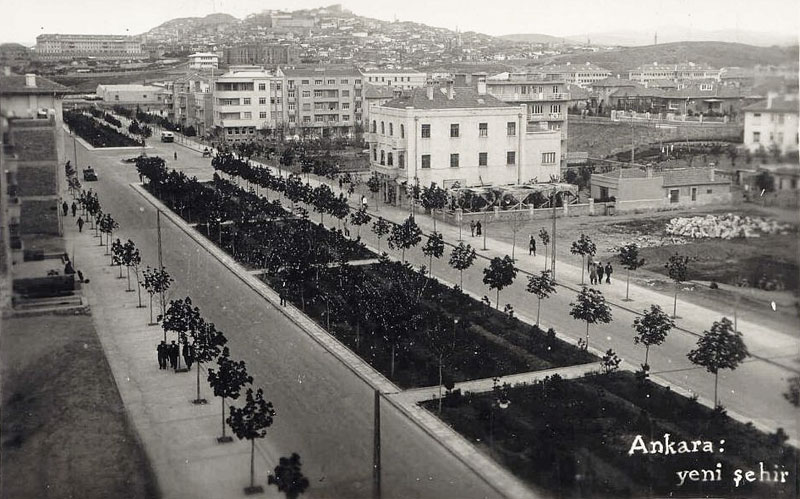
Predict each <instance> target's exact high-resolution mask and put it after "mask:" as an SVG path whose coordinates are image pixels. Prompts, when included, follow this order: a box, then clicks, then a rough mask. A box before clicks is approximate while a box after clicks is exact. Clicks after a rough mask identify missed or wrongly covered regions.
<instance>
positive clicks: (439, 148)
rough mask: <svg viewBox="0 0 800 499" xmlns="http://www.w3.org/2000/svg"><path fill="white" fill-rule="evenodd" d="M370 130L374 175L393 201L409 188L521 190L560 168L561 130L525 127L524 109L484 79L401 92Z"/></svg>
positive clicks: (379, 111) (377, 110) (375, 114)
mask: <svg viewBox="0 0 800 499" xmlns="http://www.w3.org/2000/svg"><path fill="white" fill-rule="evenodd" d="M368 126H369V131H368V133H367V134H366V137H367V141H368V143H369V149H370V150H369V154H370V166H371V170H372V171H374V172H375V173H376V174H377V175H378V176H379V178H380V179H381V180H382V183H383V188H384V192H385V193H387V197H388V198H392V197H394V199H395V200H397V199H399V196H400V192H402V191H404V190H405V189H406V188H407V187H408V186H409V185H415V184H416V185H419V186H429V185H430V184H436V185H438V186H440V187H444V188H448V187H453V186H455V185H458V186H459V187H470V186H487V185H520V184H524V183H526V182H530V181H532V180H534V179H536V180H538V181H548V180H549V179H550V178H551V176H558V174H559V171H560V169H559V159H560V157H561V137H560V132H559V131H555V130H545V129H533V130H532V129H530V128H529V127H528V123H527V109H526V106H524V105H521V104H520V105H512V104H508V103H506V102H503V101H501V100H499V99H497V98H495V97H493V96H491V95H489V94H488V93H487V92H486V88H485V82H479V85H478V86H477V88H471V87H455V85H454V84H453V83H452V82H450V83H448V84H447V85H446V86H440V85H437V84H435V83H434V82H433V81H429V82H427V83H426V87H425V88H416V89H412V90H408V91H405V92H402V93H400V91H398V96H397V97H396V98H394V99H392V100H390V101H389V102H386V103H385V104H382V105H379V106H375V107H373V108H372V109H371V110H370V122H369V124H368Z"/></svg>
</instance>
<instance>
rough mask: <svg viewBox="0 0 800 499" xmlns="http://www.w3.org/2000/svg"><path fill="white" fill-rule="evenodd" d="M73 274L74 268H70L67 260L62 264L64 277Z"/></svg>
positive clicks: (70, 264) (69, 262) (70, 265)
mask: <svg viewBox="0 0 800 499" xmlns="http://www.w3.org/2000/svg"><path fill="white" fill-rule="evenodd" d="M74 273H75V268H74V267H73V266H72V262H71V261H69V260H67V263H66V264H64V275H72V274H74Z"/></svg>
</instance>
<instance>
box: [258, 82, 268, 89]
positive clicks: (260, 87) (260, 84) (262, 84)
mask: <svg viewBox="0 0 800 499" xmlns="http://www.w3.org/2000/svg"><path fill="white" fill-rule="evenodd" d="M258 89H259V90H262V91H263V90H266V89H267V84H266V83H259V84H258Z"/></svg>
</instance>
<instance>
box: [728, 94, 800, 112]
mask: <svg viewBox="0 0 800 499" xmlns="http://www.w3.org/2000/svg"><path fill="white" fill-rule="evenodd" d="M742 111H760V112H767V113H795V114H800V107H798V101H797V99H796V98H794V96H792V97H790V96H787V95H777V96H775V97H773V98H772V99H767V100H763V101H759V102H756V103H754V104H750V105H749V106H745V107H743V108H742Z"/></svg>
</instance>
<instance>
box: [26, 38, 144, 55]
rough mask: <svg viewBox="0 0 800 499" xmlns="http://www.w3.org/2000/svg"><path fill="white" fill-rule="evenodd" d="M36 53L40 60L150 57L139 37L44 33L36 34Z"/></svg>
mask: <svg viewBox="0 0 800 499" xmlns="http://www.w3.org/2000/svg"><path fill="white" fill-rule="evenodd" d="M35 52H36V59H37V60H40V61H68V60H73V59H99V60H129V59H131V60H140V59H146V58H147V57H148V54H147V53H146V52H144V51H143V50H142V44H141V42H140V41H139V40H138V39H136V38H134V37H131V36H123V35H65V34H43V35H39V36H37V37H36V50H35Z"/></svg>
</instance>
